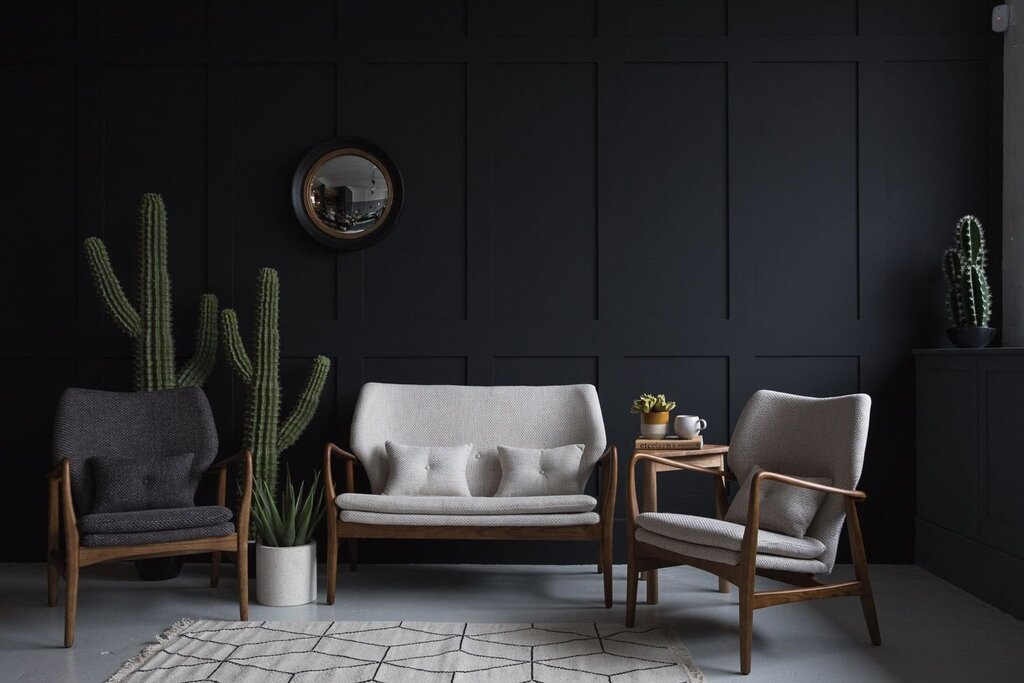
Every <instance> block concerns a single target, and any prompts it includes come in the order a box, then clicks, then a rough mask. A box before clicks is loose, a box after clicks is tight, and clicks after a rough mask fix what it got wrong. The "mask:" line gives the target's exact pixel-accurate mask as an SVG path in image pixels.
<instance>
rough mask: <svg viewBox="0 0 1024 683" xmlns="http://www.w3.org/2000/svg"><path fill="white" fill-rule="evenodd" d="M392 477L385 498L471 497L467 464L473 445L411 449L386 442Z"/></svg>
mask: <svg viewBox="0 0 1024 683" xmlns="http://www.w3.org/2000/svg"><path fill="white" fill-rule="evenodd" d="M384 448H385V450H386V451H387V453H388V466H389V468H390V471H391V473H390V474H389V475H388V483H387V485H386V486H385V487H384V490H383V491H382V492H381V493H383V494H384V495H385V496H470V495H472V494H471V493H470V492H469V483H468V482H467V481H466V463H467V462H469V456H470V454H472V452H473V444H471V443H467V444H463V445H461V446H408V445H406V444H401V443H395V442H394V441H388V442H385V444H384Z"/></svg>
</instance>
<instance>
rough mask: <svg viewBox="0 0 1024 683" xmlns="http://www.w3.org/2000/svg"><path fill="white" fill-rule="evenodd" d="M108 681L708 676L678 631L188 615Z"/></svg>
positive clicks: (497, 681)
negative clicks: (190, 617) (197, 618)
mask: <svg viewBox="0 0 1024 683" xmlns="http://www.w3.org/2000/svg"><path fill="white" fill-rule="evenodd" d="M157 640H158V642H157V643H155V644H154V645H151V646H150V647H148V648H146V649H145V650H143V651H142V652H141V653H140V654H139V655H138V656H137V657H135V658H133V659H132V660H131V661H129V662H127V663H125V665H124V666H123V667H122V668H121V670H120V671H118V672H117V673H116V674H114V675H113V676H111V677H110V679H109V681H108V683H121V682H122V681H127V682H129V683H133V682H138V681H153V682H155V683H156V682H159V683H164V682H171V681H173V682H175V683H184V682H186V681H217V682H227V681H245V682H250V681H252V682H257V681H258V682H259V683H277V682H278V681H280V682H282V683H285V682H287V683H309V682H312V681H332V682H334V681H338V682H345V681H352V682H355V681H366V682H367V683H370V682H376V683H392V682H398V681H400V682H401V683H420V682H421V681H422V682H427V681H429V682H430V683H435V682H436V683H470V682H472V683H478V682H479V683H489V682H494V683H513V682H517V681H523V682H526V681H538V682H551V683H556V682H557V683H562V682H566V683H568V682H572V683H590V682H591V681H593V682H596V683H634V682H636V683H648V682H650V683H669V682H671V683H684V682H690V683H700V682H702V681H704V676H703V675H702V674H701V672H700V670H699V669H697V667H696V666H695V665H694V663H693V660H691V659H690V655H689V653H688V652H687V651H686V649H685V648H684V647H683V645H682V643H680V642H678V641H677V640H676V639H675V638H674V637H673V636H672V634H670V633H669V632H667V631H665V630H663V629H661V628H658V627H651V628H625V627H623V626H618V625H611V624H448V623H423V622H409V621H402V622H379V621H362V622H360V621H324V622H308V621H307V622H297V621H205V620H203V621H191V620H183V621H180V622H178V623H177V624H175V625H174V626H173V627H172V628H171V629H168V631H166V632H165V633H163V634H161V635H160V636H159V637H158V639H157Z"/></svg>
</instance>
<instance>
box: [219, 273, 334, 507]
mask: <svg viewBox="0 0 1024 683" xmlns="http://www.w3.org/2000/svg"><path fill="white" fill-rule="evenodd" d="M280 294H281V285H280V283H279V282H278V278H277V271H276V270H274V269H273V268H262V269H260V273H259V277H258V279H257V285H256V321H255V325H254V326H253V341H252V358H250V357H249V354H248V353H246V350H245V345H244V344H243V343H242V338H241V336H240V335H239V333H238V315H237V314H236V313H235V311H234V310H232V309H230V308H225V309H224V310H223V311H221V313H220V325H221V334H222V335H223V337H224V353H225V355H226V356H227V359H228V362H229V363H230V364H231V367H233V368H234V369H235V372H236V373H237V374H238V376H239V378H240V379H241V380H242V382H243V383H244V384H245V385H246V387H247V393H246V402H245V431H244V434H243V436H242V438H243V441H244V445H245V446H246V447H247V448H249V449H250V450H251V451H252V452H253V457H254V459H255V465H254V467H255V472H254V476H255V477H256V478H257V479H258V480H262V481H264V482H266V483H267V485H268V486H269V487H270V489H271V492H272V493H273V494H274V495H275V496H276V495H277V470H278V461H279V458H280V455H281V452H282V451H284V450H285V449H286V448H288V447H289V446H291V445H292V444H293V443H295V441H296V440H297V439H298V438H299V435H300V434H302V432H303V430H305V429H306V427H307V426H308V425H309V422H310V420H312V419H313V414H314V413H316V408H317V404H318V403H319V402H320V393H321V391H323V388H324V382H326V381H327V373H328V371H329V370H330V369H331V362H330V361H329V360H328V359H327V358H325V357H324V356H317V357H316V358H314V359H313V366H312V368H310V371H309V376H308V377H307V378H306V386H305V388H304V389H303V390H302V393H301V394H300V395H299V398H298V400H297V401H296V402H295V406H294V407H293V408H292V412H291V413H290V414H289V415H288V417H286V418H285V419H284V421H281V381H280V357H281V335H280V333H279V332H278V310H279V304H280Z"/></svg>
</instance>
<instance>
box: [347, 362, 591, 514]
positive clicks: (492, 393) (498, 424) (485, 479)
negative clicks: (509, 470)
mask: <svg viewBox="0 0 1024 683" xmlns="http://www.w3.org/2000/svg"><path fill="white" fill-rule="evenodd" d="M385 441H397V442H399V443H404V444H410V445H414V446H457V445H459V444H464V443H472V444H473V457H471V458H470V460H469V466H468V467H467V470H466V478H467V479H468V481H469V490H470V492H471V493H472V494H473V495H474V496H491V495H494V492H495V491H496V490H497V488H498V484H499V483H500V482H501V463H500V462H499V460H498V453H497V447H498V446H519V447H523V448H545V447H548V448H549V447H552V446H564V445H566V444H574V443H581V444H583V445H584V446H585V449H584V451H583V460H582V462H581V463H580V490H582V489H583V486H584V485H585V484H586V482H587V479H588V478H589V477H590V473H591V471H592V470H593V468H594V464H595V463H596V462H597V459H598V458H600V457H601V453H602V452H604V449H605V432H604V421H603V418H602V416H601V404H600V402H599V401H598V399H597V390H596V389H595V388H594V387H593V386H592V385H590V384H572V385H565V386H541V387H507V386H503V387H464V386H450V385H417V384H379V383H376V382H371V383H369V384H365V385H363V388H362V391H360V392H359V400H358V401H357V402H356V409H355V414H354V415H353V417H352V434H351V446H352V452H353V453H354V454H355V455H356V457H358V458H359V461H360V462H361V463H362V465H363V467H364V468H365V469H366V473H367V475H368V476H369V478H370V488H371V490H372V491H373V492H374V493H380V491H381V490H382V489H383V488H384V484H385V483H386V482H387V478H388V460H387V453H386V452H385V450H384V442H385Z"/></svg>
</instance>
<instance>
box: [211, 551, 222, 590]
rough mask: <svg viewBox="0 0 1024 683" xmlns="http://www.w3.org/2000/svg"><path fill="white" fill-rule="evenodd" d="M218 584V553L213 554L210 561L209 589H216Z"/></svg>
mask: <svg viewBox="0 0 1024 683" xmlns="http://www.w3.org/2000/svg"><path fill="white" fill-rule="evenodd" d="M219 583H220V551H219V550H217V551H215V552H214V553H213V557H212V558H211V559H210V588H216V587H217V584H219Z"/></svg>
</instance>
